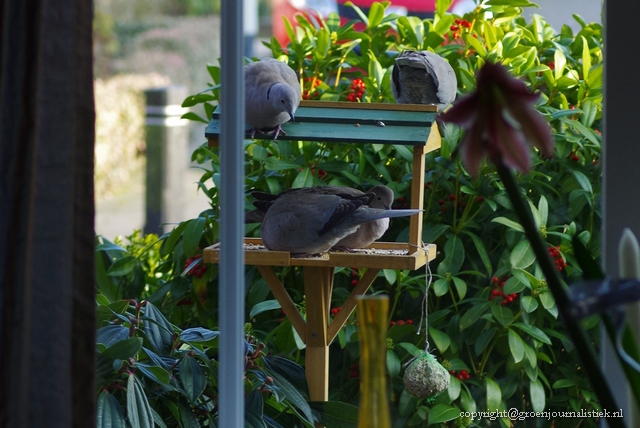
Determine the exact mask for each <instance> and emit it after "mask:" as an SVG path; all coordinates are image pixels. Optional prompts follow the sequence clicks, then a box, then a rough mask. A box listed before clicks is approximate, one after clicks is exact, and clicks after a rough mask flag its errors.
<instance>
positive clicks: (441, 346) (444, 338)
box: [429, 327, 451, 354]
mask: <svg viewBox="0 0 640 428" xmlns="http://www.w3.org/2000/svg"><path fill="white" fill-rule="evenodd" d="M429 336H430V337H431V339H432V340H433V343H435V345H436V348H438V351H439V352H440V353H441V354H442V353H444V352H445V351H446V350H447V349H449V346H450V345H451V338H450V337H449V335H447V333H444V332H442V331H440V330H437V329H435V328H433V327H429Z"/></svg>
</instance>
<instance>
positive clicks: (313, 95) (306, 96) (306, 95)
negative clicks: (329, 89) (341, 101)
mask: <svg viewBox="0 0 640 428" xmlns="http://www.w3.org/2000/svg"><path fill="white" fill-rule="evenodd" d="M321 83H322V80H320V79H317V78H315V77H313V78H312V77H305V78H304V87H305V88H307V87H308V89H305V90H304V91H303V92H302V99H303V100H317V99H319V98H320V93H319V92H318V91H317V90H316V86H318V85H319V84H321Z"/></svg>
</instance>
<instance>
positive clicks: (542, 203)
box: [538, 195, 549, 226]
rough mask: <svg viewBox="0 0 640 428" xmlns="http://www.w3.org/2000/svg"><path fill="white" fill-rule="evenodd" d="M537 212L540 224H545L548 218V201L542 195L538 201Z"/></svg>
mask: <svg viewBox="0 0 640 428" xmlns="http://www.w3.org/2000/svg"><path fill="white" fill-rule="evenodd" d="M538 212H539V213H540V223H541V226H546V225H547V221H548V220H549V203H548V202H547V198H545V197H544V195H542V196H540V200H539V201H538Z"/></svg>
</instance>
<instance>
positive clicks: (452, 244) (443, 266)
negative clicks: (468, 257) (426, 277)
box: [438, 235, 464, 276]
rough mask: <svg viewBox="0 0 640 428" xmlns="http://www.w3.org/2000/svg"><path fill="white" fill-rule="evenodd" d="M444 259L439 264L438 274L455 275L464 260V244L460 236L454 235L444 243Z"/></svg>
mask: <svg viewBox="0 0 640 428" xmlns="http://www.w3.org/2000/svg"><path fill="white" fill-rule="evenodd" d="M444 254H445V256H444V260H443V261H442V262H441V263H440V264H439V265H438V275H441V276H445V275H446V274H447V273H449V274H451V275H455V274H457V273H458V272H459V271H460V267H461V266H462V263H463V262H464V245H463V244H462V239H460V237H459V236H457V235H453V236H451V237H450V238H449V239H447V242H446V243H445V244H444Z"/></svg>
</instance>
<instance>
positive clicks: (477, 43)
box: [463, 33, 487, 58]
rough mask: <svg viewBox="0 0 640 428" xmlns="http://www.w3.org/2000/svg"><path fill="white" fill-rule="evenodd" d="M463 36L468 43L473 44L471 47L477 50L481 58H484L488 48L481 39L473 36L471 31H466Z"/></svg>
mask: <svg viewBox="0 0 640 428" xmlns="http://www.w3.org/2000/svg"><path fill="white" fill-rule="evenodd" d="M463 37H464V41H465V42H466V43H467V44H468V45H471V47H472V48H473V49H475V50H476V53H477V54H478V56H479V57H480V58H484V57H486V56H487V50H486V49H485V48H484V46H483V45H482V43H480V40H478V39H476V38H475V37H472V36H471V33H464V36H463Z"/></svg>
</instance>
